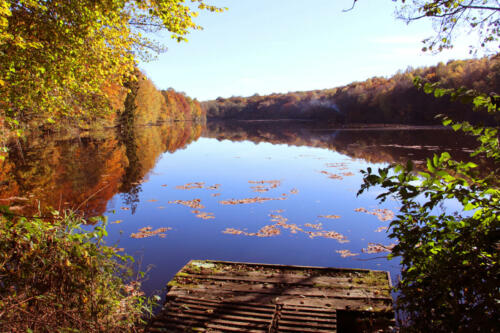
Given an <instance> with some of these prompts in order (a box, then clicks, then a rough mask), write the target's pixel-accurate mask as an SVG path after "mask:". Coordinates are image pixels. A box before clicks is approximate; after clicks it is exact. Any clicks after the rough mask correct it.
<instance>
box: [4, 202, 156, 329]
mask: <svg viewBox="0 0 500 333" xmlns="http://www.w3.org/2000/svg"><path fill="white" fill-rule="evenodd" d="M1 209H2V215H1V216H0V276H1V284H0V327H1V331H2V332H136V331H139V330H140V329H141V328H142V327H143V326H144V324H145V320H146V319H147V315H148V314H149V315H150V314H151V309H152V306H153V304H154V301H153V299H152V298H151V299H150V298H147V297H146V296H145V295H144V294H143V293H142V292H141V291H140V279H139V277H140V275H134V271H133V269H132V266H131V260H132V258H131V257H129V256H126V255H122V254H120V253H121V252H120V251H122V250H121V249H118V248H116V247H112V246H108V245H106V244H105V243H104V237H105V236H106V229H105V226H106V221H105V219H100V218H92V219H83V218H82V217H80V216H78V215H76V214H74V213H71V212H65V213H61V214H59V213H58V212H55V211H53V212H52V214H50V215H49V216H43V217H19V216H15V215H12V214H11V213H10V212H9V211H8V210H7V209H6V207H3V206H2V207H1ZM85 224H91V225H94V226H93V227H86V226H84V225H85Z"/></svg>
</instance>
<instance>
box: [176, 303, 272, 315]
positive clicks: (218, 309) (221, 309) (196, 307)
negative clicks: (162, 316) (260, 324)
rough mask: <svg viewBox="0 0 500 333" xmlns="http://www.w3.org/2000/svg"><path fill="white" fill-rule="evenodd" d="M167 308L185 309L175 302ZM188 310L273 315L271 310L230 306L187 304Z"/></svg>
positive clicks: (210, 312) (209, 312)
mask: <svg viewBox="0 0 500 333" xmlns="http://www.w3.org/2000/svg"><path fill="white" fill-rule="evenodd" d="M168 308H169V309H170V310H171V311H176V310H177V309H179V310H183V309H185V308H184V307H183V306H182V305H177V304H172V303H170V304H168ZM189 311H190V312H198V313H208V314H212V313H213V314H219V313H231V314H237V315H242V316H254V317H259V318H266V319H269V318H272V317H273V313H274V311H273V312H262V311H258V309H257V311H250V310H247V311H244V310H241V309H239V308H231V307H215V306H212V307H205V306H199V305H196V304H189Z"/></svg>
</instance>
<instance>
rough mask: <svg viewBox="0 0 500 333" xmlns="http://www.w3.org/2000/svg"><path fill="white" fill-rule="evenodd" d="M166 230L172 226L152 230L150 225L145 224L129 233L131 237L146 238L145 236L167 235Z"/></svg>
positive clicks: (162, 236)
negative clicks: (145, 225)
mask: <svg viewBox="0 0 500 333" xmlns="http://www.w3.org/2000/svg"><path fill="white" fill-rule="evenodd" d="M168 230H172V228H158V229H156V230H153V228H152V227H150V226H147V227H144V228H140V229H139V230H138V231H137V232H135V233H132V234H130V237H131V238H136V239H139V238H147V237H154V236H158V237H160V238H165V237H167V234H166V233H165V232H167V231H168Z"/></svg>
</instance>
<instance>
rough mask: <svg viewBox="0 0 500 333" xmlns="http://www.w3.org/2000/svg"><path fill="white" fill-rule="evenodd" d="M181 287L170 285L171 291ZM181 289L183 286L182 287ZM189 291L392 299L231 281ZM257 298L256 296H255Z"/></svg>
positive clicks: (348, 291)
mask: <svg viewBox="0 0 500 333" xmlns="http://www.w3.org/2000/svg"><path fill="white" fill-rule="evenodd" d="M179 288H182V287H178V286H175V287H172V289H171V290H172V291H173V290H175V289H179ZM182 289H183V288H182ZM189 290H191V291H195V290H196V291H203V290H210V291H212V292H213V293H214V294H223V293H227V292H246V293H249V294H272V295H276V296H279V295H297V296H301V297H307V296H310V297H328V298H329V297H334V298H352V299H361V300H363V299H368V298H369V299H376V300H392V298H391V297H390V295H381V294H380V292H378V291H376V290H375V291H365V290H362V289H361V290H360V289H340V288H339V289H330V288H321V289H320V288H309V287H302V286H287V287H276V286H274V287H273V286H266V285H263V284H254V285H251V286H249V285H241V284H238V283H231V282H220V283H217V284H213V285H204V284H192V285H190V286H189ZM255 297H256V298H258V296H255Z"/></svg>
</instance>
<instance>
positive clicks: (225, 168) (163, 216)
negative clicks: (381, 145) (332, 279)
mask: <svg viewBox="0 0 500 333" xmlns="http://www.w3.org/2000/svg"><path fill="white" fill-rule="evenodd" d="M339 163H341V165H342V166H345V168H347V170H344V169H345V168H344V167H342V168H341V169H342V170H339V169H340V168H339V167H331V165H332V164H334V165H335V164H339ZM370 165H371V164H368V163H367V162H364V161H363V160H354V159H351V158H350V157H348V156H345V155H342V154H339V153H336V152H334V151H331V150H327V149H321V148H311V147H294V146H288V145H285V144H276V145H273V144H270V143H258V144H256V143H252V142H248V141H243V142H231V141H229V140H222V141H218V140H216V139H210V138H201V139H199V140H198V141H196V142H194V143H192V144H190V145H189V146H188V147H187V148H186V149H184V150H178V151H176V152H174V153H164V154H162V155H161V157H160V158H159V160H158V163H157V164H156V166H155V167H154V168H153V169H152V170H151V171H150V172H149V174H148V175H147V176H146V177H145V181H144V183H142V184H141V189H142V191H141V192H140V194H139V204H138V206H137V208H136V210H135V212H134V213H133V214H132V211H131V210H130V209H129V210H123V209H122V207H124V208H125V207H126V202H124V198H123V195H119V194H118V195H116V196H115V197H114V198H113V199H112V200H111V201H110V203H109V205H108V212H109V213H108V214H109V218H110V220H111V221H113V220H122V221H123V222H122V223H119V224H113V223H111V225H110V228H109V229H110V230H109V231H110V240H111V241H112V242H119V244H120V247H123V248H125V250H126V252H128V253H131V254H136V255H137V256H138V257H141V258H142V267H143V268H144V267H146V266H148V265H154V268H152V270H151V271H150V273H149V279H148V281H147V282H146V284H145V286H146V289H147V290H148V291H151V290H157V289H161V288H162V287H163V286H164V284H165V283H166V282H167V281H168V280H169V279H170V278H171V277H172V276H173V275H174V274H175V273H176V272H177V271H178V270H179V269H180V268H181V267H182V266H183V265H184V264H185V263H186V262H187V261H189V260H191V259H213V260H233V261H243V262H262V263H274V264H293V265H310V266H333V267H352V268H371V269H382V270H390V271H391V273H392V275H393V276H394V277H395V276H396V274H397V272H398V269H399V268H398V263H397V260H393V261H391V262H388V261H387V260H385V259H373V258H374V257H381V256H384V255H385V253H381V254H364V253H362V249H363V248H367V247H368V243H381V244H384V245H389V244H390V241H389V240H388V239H387V237H386V234H385V232H376V230H377V229H379V228H381V227H385V226H387V225H388V222H387V221H386V222H383V221H381V220H380V219H378V218H377V217H376V216H374V215H371V214H366V213H363V212H356V211H355V209H357V208H361V207H362V208H366V209H368V210H373V209H376V208H388V209H390V210H395V209H396V208H397V206H396V203H395V202H388V203H386V204H384V205H383V206H382V207H381V206H379V205H377V203H376V201H375V200H374V198H375V196H376V195H377V192H376V191H372V192H369V193H368V194H364V195H362V196H361V197H356V192H357V190H358V189H359V187H360V185H361V179H362V177H361V174H360V173H359V170H361V169H365V168H366V167H368V166H370ZM329 166H330V167H329ZM321 171H328V172H330V173H335V174H341V173H346V172H351V173H352V174H353V175H349V176H344V177H342V179H331V178H329V177H328V176H327V175H325V174H323V173H321ZM261 180H267V181H269V180H279V181H280V185H279V186H277V187H276V188H270V189H269V191H267V192H265V193H256V192H254V190H253V189H252V186H255V184H253V183H249V181H261ZM193 182H203V183H204V184H205V185H206V186H211V185H214V184H220V187H219V188H218V189H216V190H214V189H207V188H194V189H189V190H186V189H177V188H176V187H177V186H179V185H185V184H187V183H193ZM165 185H167V186H165ZM206 186H205V187H206ZM293 189H296V190H297V191H293V192H292V193H291V191H292V190H293ZM295 192H296V193H295ZM214 193H220V196H213V195H212V194H214ZM284 194H285V195H284ZM255 197H261V198H273V199H280V198H284V199H285V200H270V201H265V202H262V203H259V202H256V203H246V204H237V205H223V204H221V203H220V201H223V200H230V199H245V198H255ZM193 199H200V203H201V204H202V205H203V206H205V208H203V209H198V210H199V211H201V212H207V213H213V216H214V217H215V218H214V219H206V220H205V219H200V218H199V217H197V216H196V214H194V213H193V212H192V210H193V209H192V208H190V207H187V206H184V205H179V204H169V201H175V200H184V201H188V200H193ZM112 210H114V211H115V213H111V211H112ZM277 210H279V211H281V212H280V213H279V215H280V216H282V217H284V218H286V219H288V220H287V222H286V224H295V225H297V226H298V227H300V228H301V229H303V230H304V232H297V233H292V232H291V231H290V229H289V228H286V227H282V226H277V228H279V229H280V230H281V232H280V234H279V235H274V236H269V237H251V236H245V235H244V234H239V235H237V234H231V233H224V231H225V230H226V229H228V228H233V229H237V230H241V231H243V232H244V233H257V232H258V231H259V230H261V228H263V227H265V226H270V225H275V223H276V222H274V221H272V219H273V217H271V216H270V214H274V215H276V211H277ZM327 215H339V216H340V218H337V219H332V218H325V217H320V216H327ZM320 223H321V227H320V228H321V230H322V231H334V232H336V233H339V234H341V235H343V236H345V239H347V240H348V242H339V240H337V239H332V238H327V237H322V236H316V237H313V238H311V237H310V236H311V235H310V233H308V232H318V230H317V229H315V228H313V227H308V226H306V224H309V225H316V226H317V225H318V224H320ZM147 226H150V227H152V229H153V230H154V229H158V228H172V229H171V230H168V231H167V232H166V237H165V238H160V237H154V236H153V237H150V238H141V239H134V238H131V237H130V235H131V234H132V233H136V232H137V231H138V230H139V229H140V228H143V227H147ZM342 250H349V251H350V252H352V253H359V255H358V256H353V257H347V258H343V257H342V256H341V252H336V251H342ZM366 259H371V260H366Z"/></svg>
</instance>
